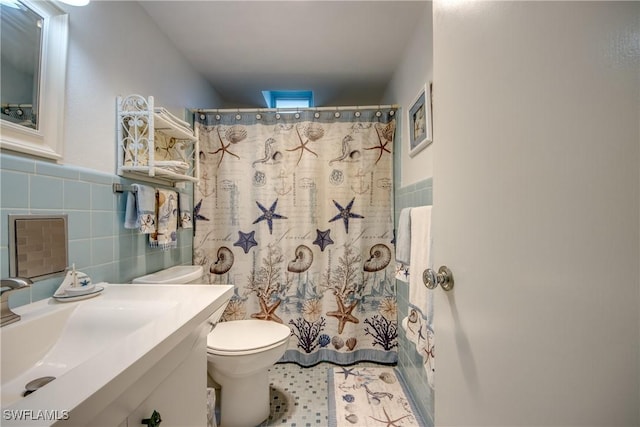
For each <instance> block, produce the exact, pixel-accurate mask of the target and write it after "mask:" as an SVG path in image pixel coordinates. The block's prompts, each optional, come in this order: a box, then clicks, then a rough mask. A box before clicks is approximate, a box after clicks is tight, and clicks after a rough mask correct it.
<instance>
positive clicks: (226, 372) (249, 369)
mask: <svg viewBox="0 0 640 427" xmlns="http://www.w3.org/2000/svg"><path fill="white" fill-rule="evenodd" d="M202 274H203V268H202V266H200V265H181V266H175V267H171V268H168V269H165V270H160V271H158V272H156V273H152V274H148V275H146V276H143V277H138V278H136V279H134V280H133V283H146V284H170V283H171V284H179V283H184V284H189V283H202V280H201V278H202ZM212 286H215V285H212ZM222 312H223V310H218V311H217V312H216V313H214V315H213V316H212V318H210V319H209V321H210V322H212V323H215V322H217V321H218V319H219V317H220V316H221V315H222ZM290 335H291V329H290V328H289V327H288V326H286V325H283V324H281V323H276V322H272V321H266V320H257V319H248V320H233V321H229V322H220V323H217V324H216V326H215V328H214V329H213V331H211V332H210V333H209V335H208V336H207V370H208V373H209V375H210V376H211V378H212V379H213V380H214V381H215V382H216V383H217V384H218V385H220V387H221V389H220V426H221V427H248V426H256V425H258V424H260V423H261V422H262V421H264V420H265V419H266V418H267V417H268V416H269V400H270V399H269V379H268V370H269V367H271V366H272V365H273V364H274V363H276V362H277V361H278V360H279V359H280V358H281V357H282V355H284V352H285V351H286V349H287V344H288V342H289V337H290Z"/></svg>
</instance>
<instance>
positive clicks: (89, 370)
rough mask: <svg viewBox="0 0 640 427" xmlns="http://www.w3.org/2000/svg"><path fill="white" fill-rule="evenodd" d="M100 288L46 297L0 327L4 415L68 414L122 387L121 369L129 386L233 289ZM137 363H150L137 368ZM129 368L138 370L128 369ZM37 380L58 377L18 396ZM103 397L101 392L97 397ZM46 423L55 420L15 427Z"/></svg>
mask: <svg viewBox="0 0 640 427" xmlns="http://www.w3.org/2000/svg"><path fill="white" fill-rule="evenodd" d="M101 286H104V287H105V290H104V291H103V292H102V294H100V295H99V296H97V297H94V298H90V299H86V300H82V301H76V302H69V303H59V302H56V301H54V300H53V299H49V300H43V301H39V302H36V303H33V304H29V305H26V306H22V307H18V308H16V309H14V311H15V312H16V313H18V314H20V315H21V316H22V319H21V320H20V321H19V322H16V323H13V324H11V325H8V326H5V327H2V328H0V343H1V348H0V352H1V356H2V357H1V368H2V370H1V371H0V387H1V394H0V396H1V405H2V410H3V414H5V413H6V411H7V410H9V411H12V410H15V411H19V410H53V411H56V410H57V411H67V412H72V411H73V410H74V408H76V407H77V406H78V405H80V404H81V403H83V402H85V401H87V399H90V397H91V396H94V395H96V393H98V392H99V391H100V390H101V389H103V388H104V386H105V385H107V384H109V383H112V382H113V381H114V380H118V384H119V383H123V384H124V383H125V382H126V378H124V379H123V378H122V375H123V373H124V372H126V373H127V375H126V377H129V378H132V380H133V381H134V380H135V378H136V375H138V374H140V373H141V372H144V371H145V369H148V368H149V367H150V366H147V365H149V364H151V363H152V362H153V360H157V359H159V358H160V357H162V356H163V354H166V353H167V352H168V351H170V350H171V347H172V345H175V344H176V343H178V342H180V341H181V340H182V339H183V338H185V337H187V336H188V335H189V334H191V333H192V332H193V331H194V330H195V329H196V328H198V327H200V326H201V325H202V324H203V323H204V322H205V321H206V320H207V318H208V317H209V316H211V315H212V314H213V313H214V312H215V311H216V310H218V309H219V308H221V307H223V306H224V305H225V304H226V303H227V302H228V300H229V298H230V297H231V295H232V289H233V287H232V286H228V285H219V286H218V285H216V286H212V285H113V284H101ZM172 343H173V344H172ZM156 353H157V354H156ZM149 354H153V357H149ZM143 359H144V360H147V359H148V360H149V363H142V362H141V360H143ZM134 364H135V370H136V371H140V372H138V373H135V372H131V369H132V366H133V365H134ZM43 376H53V377H55V378H56V379H55V380H53V381H52V382H50V383H48V384H47V385H45V386H44V387H42V388H41V389H39V390H38V391H36V392H34V393H32V394H30V395H28V396H26V397H23V392H24V390H25V385H26V384H27V383H28V382H30V381H32V380H33V379H36V378H39V377H43ZM138 376H139V375H138ZM111 388H113V387H111ZM110 393H111V394H117V390H115V389H114V390H112V391H110ZM105 398H107V399H108V397H105V396H104V393H103V395H101V399H102V400H104V399H105ZM107 403H108V402H107ZM98 409H99V408H97V407H96V410H98ZM83 411H85V412H86V408H85V409H83ZM16 413H17V412H16ZM13 421H15V420H6V419H3V422H2V425H13V424H14V423H13ZM70 421H71V420H70ZM75 421H78V418H77V417H76V419H75ZM5 423H7V424H5ZM50 424H53V421H51V422H50V423H49V424H47V423H44V424H40V423H38V424H33V423H28V422H27V423H24V424H21V423H20V422H18V421H16V422H15V425H50Z"/></svg>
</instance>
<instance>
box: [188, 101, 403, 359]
mask: <svg viewBox="0 0 640 427" xmlns="http://www.w3.org/2000/svg"><path fill="white" fill-rule="evenodd" d="M338 116H339V117H338ZM395 126H396V121H395V111H394V110H389V109H381V110H379V111H377V110H372V111H369V110H362V111H340V112H334V111H312V110H304V111H298V112H291V113H285V112H279V113H276V112H253V113H248V112H242V113H233V114H222V113H197V114H196V130H197V133H198V136H199V138H200V153H199V154H200V155H199V159H200V160H199V161H200V171H201V172H200V173H201V176H200V178H201V181H200V184H199V186H198V187H197V190H196V191H195V206H196V209H195V210H196V212H195V214H194V218H195V221H196V234H195V238H194V263H196V264H201V265H203V266H204V269H205V272H206V273H205V274H206V277H205V280H208V281H209V283H211V284H232V285H234V288H235V289H234V291H235V292H234V296H233V297H232V299H231V301H230V302H229V305H228V306H227V309H226V311H225V312H224V314H223V318H222V319H223V320H226V321H229V320H239V319H250V318H254V319H262V320H264V321H271V322H279V323H283V324H286V325H288V326H289V327H290V328H291V331H292V334H291V338H290V342H289V346H288V349H287V351H286V352H285V355H284V357H283V359H281V361H291V362H297V363H299V364H301V365H303V366H309V365H313V364H315V363H318V362H320V361H331V362H335V363H340V364H349V363H354V362H357V361H364V360H368V361H377V362H383V363H390V362H395V361H396V360H397V352H396V350H397V345H398V344H397V328H398V324H397V316H396V311H397V310H396V307H397V305H396V296H395V280H394V265H393V263H391V262H390V261H391V259H392V258H393V255H392V254H393V249H394V248H393V205H392V201H393V195H392V190H393V182H392V148H393V141H394V134H395Z"/></svg>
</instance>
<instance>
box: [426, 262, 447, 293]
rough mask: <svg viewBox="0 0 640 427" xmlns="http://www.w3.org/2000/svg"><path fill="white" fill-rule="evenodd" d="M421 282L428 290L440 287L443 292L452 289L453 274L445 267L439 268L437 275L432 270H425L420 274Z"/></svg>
mask: <svg viewBox="0 0 640 427" xmlns="http://www.w3.org/2000/svg"><path fill="white" fill-rule="evenodd" d="M422 281H423V282H424V285H425V286H426V287H427V288H429V289H435V288H437V287H438V285H440V286H442V289H444V290H445V291H450V290H451V289H453V273H451V270H449V269H448V268H447V266H445V265H443V266H442V267H440V268H439V269H438V272H437V273H436V272H435V271H434V270H433V269H431V268H427V269H426V270H425V271H424V272H423V273H422Z"/></svg>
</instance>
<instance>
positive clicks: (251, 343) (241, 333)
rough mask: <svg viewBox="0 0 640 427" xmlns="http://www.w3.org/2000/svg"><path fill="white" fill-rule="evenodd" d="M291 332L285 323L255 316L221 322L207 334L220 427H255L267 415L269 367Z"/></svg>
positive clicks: (208, 364)
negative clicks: (217, 400)
mask: <svg viewBox="0 0 640 427" xmlns="http://www.w3.org/2000/svg"><path fill="white" fill-rule="evenodd" d="M290 335H291V330H290V329H289V327H288V326H285V325H283V324H281V323H276V322H271V321H266V320H256V319H251V320H233V321H229V322H221V323H218V325H217V326H216V327H215V328H214V330H213V331H212V332H211V333H210V334H209V336H208V337H207V366H208V371H209V374H210V375H211V378H213V380H214V381H215V382H216V383H218V384H219V385H220V387H221V390H220V422H221V425H222V426H224V427H231V426H234V427H235V426H238V427H241V426H242V427H246V426H255V425H258V424H260V423H261V422H262V421H264V420H265V419H266V418H267V417H268V416H269V378H268V370H269V367H271V366H272V365H273V364H274V363H276V362H277V361H278V360H279V359H280V358H281V357H282V355H283V354H284V352H285V350H286V349H287V344H288V342H289V336H290Z"/></svg>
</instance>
